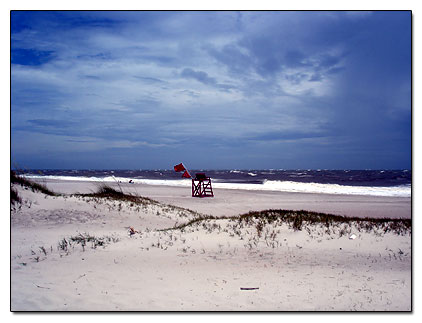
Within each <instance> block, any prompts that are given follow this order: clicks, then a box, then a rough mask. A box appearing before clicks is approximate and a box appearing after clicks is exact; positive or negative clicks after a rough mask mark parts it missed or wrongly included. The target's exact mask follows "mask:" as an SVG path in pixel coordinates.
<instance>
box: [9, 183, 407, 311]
mask: <svg viewBox="0 0 422 323" xmlns="http://www.w3.org/2000/svg"><path fill="white" fill-rule="evenodd" d="M54 185H55V187H54V188H55V189H57V188H61V189H57V191H66V190H69V186H68V183H67V184H66V183H64V184H63V185H62V186H61V187H60V184H59V183H55V184H54ZM75 185H76V184H75ZM91 185H92V184H90V183H78V186H77V189H76V190H75V188H76V186H73V192H76V191H79V192H83V191H89V190H90V189H92V186H91ZM154 190H159V188H158V187H155V188H154ZM171 191H172V190H169V189H168V188H164V187H163V188H162V190H161V195H162V196H166V195H168V196H170V193H171ZM19 193H20V194H21V196H23V198H24V204H23V206H22V207H21V208H20V209H17V210H14V211H12V213H11V229H12V231H11V273H12V276H11V279H12V281H11V286H12V288H11V308H12V310H13V311H28V310H41V311H44V310H52V311H62V310H78V311H79V310H84V311H85V310H88V311H90V310H100V311H114V310H118V311H120V310H135V311H151V310H153V311H156V310H158V311H180V310H181V311H183V310H195V311H197V310H207V311H208V310H210V311H214V310H217V311H220V310H228V311H249V310H256V311H262V310H271V311H274V310H275V311H291V310H294V311H314V310H324V311H325V310H328V311H330V310H346V311H348V310H363V311H373V310H378V311H392V310H395V311H396V310H398V311H408V310H410V309H411V237H410V234H407V235H404V236H400V235H396V234H392V233H386V234H384V233H381V232H378V233H377V232H372V233H367V232H359V231H358V230H357V229H356V228H355V227H352V228H341V227H338V228H332V230H330V232H329V233H327V232H326V228H324V227H318V226H314V227H309V228H308V229H309V230H302V231H294V230H293V229H291V228H289V227H288V226H287V225H286V224H283V225H266V226H265V227H263V228H262V231H261V234H260V237H259V236H258V234H257V226H256V223H251V224H249V225H246V224H244V223H240V222H239V221H234V220H228V219H224V220H207V221H203V222H198V223H197V224H195V225H192V226H189V227H186V228H185V229H184V230H169V231H158V230H157V229H164V228H169V227H173V226H174V225H175V224H176V223H177V224H181V223H186V222H187V221H188V220H189V219H193V218H196V217H198V216H199V214H198V213H195V212H190V211H188V210H185V209H181V208H174V207H170V206H168V205H164V204H149V205H144V206H141V207H139V206H137V205H131V204H130V203H129V202H118V201H107V200H100V199H99V200H88V199H86V198H81V197H70V196H60V197H48V196H45V195H44V194H39V193H34V192H31V191H30V190H24V189H22V188H19ZM67 193H70V192H69V191H67ZM138 193H140V192H138ZM234 193H235V194H234V195H236V194H238V193H239V192H234ZM143 195H144V194H143ZM225 198H226V199H227V201H226V203H225V204H224V203H223V202H219V205H220V208H218V212H220V213H219V214H223V213H224V210H225V209H226V210H235V209H236V205H237V206H238V207H239V209H242V205H238V204H239V202H238V201H237V200H236V199H237V197H236V196H234V197H233V198H232V199H230V194H228V195H226V196H225ZM191 201H192V202H191V204H190V205H189V200H188V199H185V200H184V202H183V206H184V207H188V206H192V207H191V208H192V209H195V210H197V209H198V207H197V206H198V205H199V204H198V203H199V202H198V201H197V200H196V199H192V198H191ZM201 201H205V202H206V203H211V200H207V201H206V200H204V199H202V200H201ZM236 203H237V204H236ZM211 209H212V210H215V209H217V207H216V206H213V208H211ZM130 226H132V227H134V228H135V230H137V231H138V232H136V233H135V234H133V235H129V233H128V227H130ZM342 229H344V232H345V233H346V234H344V235H342V236H341V237H340V231H341V230H342ZM352 233H355V234H356V235H357V238H356V239H354V240H352V239H349V236H350V235H351V234H352ZM81 236H82V237H88V236H91V237H96V238H97V239H101V238H103V240H99V241H103V242H104V246H100V245H97V246H95V247H94V246H93V243H92V242H86V246H84V247H82V245H81V243H79V244H77V243H76V242H71V238H72V237H73V238H75V239H77V238H78V237H81ZM63 239H66V242H67V243H69V242H70V243H71V245H69V244H67V245H66V246H65V244H64V242H63V241H64V240H63ZM97 241H98V240H97ZM241 288H258V289H254V290H242V289H241Z"/></svg>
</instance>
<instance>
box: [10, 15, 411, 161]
mask: <svg viewBox="0 0 422 323" xmlns="http://www.w3.org/2000/svg"><path fill="white" fill-rule="evenodd" d="M411 33H412V26H411V12H409V11H401V12H395V11H375V12H369V11H351V12H347V11H341V12H336V11H327V12H324V11H310V12H306V11H270V12H265V11H252V12H248V11H240V12H235V11H217V12H209V11H200V12H196V11H190V12H183V11H171V12H167V11H160V12H154V11H126V12H119V11H101V12H95V11H84V12H77V11H61V12H59V11H48V12H45V11H34V12H25V11H12V12H11V162H12V166H15V167H19V168H30V169H171V168H172V167H173V165H175V164H178V163H180V162H183V163H184V164H185V165H186V166H187V167H188V168H191V169H268V168H273V169H410V168H411V152H412V149H411V138H412V133H411V123H412V114H411V111H412V107H411V95H412V92H411V87H412V56H411V55H412V52H411V48H412V39H411V37H412V36H411V35H412V34H411Z"/></svg>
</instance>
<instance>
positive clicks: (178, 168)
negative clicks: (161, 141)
mask: <svg viewBox="0 0 422 323" xmlns="http://www.w3.org/2000/svg"><path fill="white" fill-rule="evenodd" d="M174 170H175V171H176V172H181V171H184V170H186V168H185V166H183V164H182V163H180V164H179V165H176V166H174Z"/></svg>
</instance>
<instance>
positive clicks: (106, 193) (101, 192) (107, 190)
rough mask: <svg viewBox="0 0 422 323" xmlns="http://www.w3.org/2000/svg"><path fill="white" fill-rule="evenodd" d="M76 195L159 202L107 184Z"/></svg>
mask: <svg viewBox="0 0 422 323" xmlns="http://www.w3.org/2000/svg"><path fill="white" fill-rule="evenodd" d="M76 196H81V197H91V198H107V199H111V200H116V201H124V202H132V203H136V204H143V205H145V204H158V203H159V202H157V201H154V200H152V199H149V198H147V197H143V196H137V195H132V194H128V193H124V192H123V191H122V190H116V189H115V188H113V187H111V186H109V185H107V184H101V185H99V186H98V188H97V191H96V192H92V193H86V194H76Z"/></svg>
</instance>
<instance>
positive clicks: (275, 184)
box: [27, 175, 412, 197]
mask: <svg viewBox="0 0 422 323" xmlns="http://www.w3.org/2000/svg"><path fill="white" fill-rule="evenodd" d="M27 177H30V178H37V179H43V178H45V179H52V180H66V181H92V182H111V183H116V182H122V183H128V182H129V180H131V179H130V178H126V177H115V176H107V177H78V176H51V175H49V176H39V175H32V176H27ZM132 181H133V182H134V183H139V184H147V185H160V186H180V187H190V186H191V181H190V180H188V179H170V180H164V179H143V178H136V179H132ZM212 185H213V187H215V188H222V189H238V190H255V191H279V192H295V193H319V194H344V195H370V196H391V197H411V194H412V187H411V185H410V184H408V185H400V186H392V187H376V186H348V185H338V184H321V183H300V182H292V181H269V180H267V181H264V183H263V184H257V183H224V182H217V181H214V182H213V184H212Z"/></svg>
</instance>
